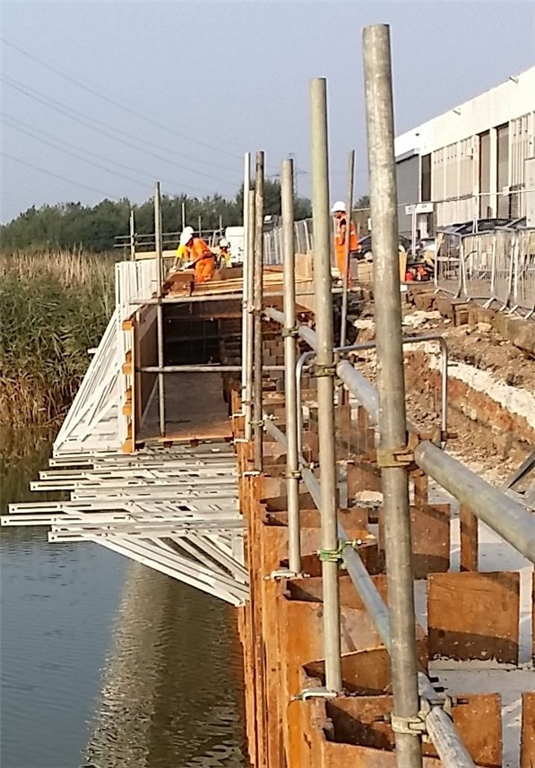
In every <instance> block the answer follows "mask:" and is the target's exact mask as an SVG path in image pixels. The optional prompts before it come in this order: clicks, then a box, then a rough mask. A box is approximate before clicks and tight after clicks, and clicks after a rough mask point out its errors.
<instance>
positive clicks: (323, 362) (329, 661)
mask: <svg viewBox="0 0 535 768" xmlns="http://www.w3.org/2000/svg"><path fill="white" fill-rule="evenodd" d="M310 107H311V144H312V214H313V227H314V290H315V314H316V333H317V350H316V352H317V354H316V376H317V377H318V383H317V390H318V437H319V460H320V478H321V510H320V512H321V547H322V553H321V557H322V578H323V633H324V646H325V677H326V687H327V688H328V689H329V690H332V691H336V692H339V691H341V690H342V665H341V640H340V588H339V583H338V569H339V563H338V560H337V552H338V527H337V501H336V499H337V482H336V451H335V422H334V355H333V300H332V277H331V222H330V213H329V161H328V140H327V83H326V80H325V79H324V78H316V79H314V80H312V81H311V84H310Z"/></svg>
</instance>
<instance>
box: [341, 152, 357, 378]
mask: <svg viewBox="0 0 535 768" xmlns="http://www.w3.org/2000/svg"><path fill="white" fill-rule="evenodd" d="M347 174H348V175H347V214H346V216H347V227H346V239H345V243H344V274H343V275H342V288H343V292H342V319H341V323H340V346H341V347H343V346H344V344H345V343H346V326H347V299H348V297H347V292H348V290H349V282H350V278H349V273H350V263H349V258H350V254H351V228H352V226H353V219H352V212H353V186H354V178H355V150H354V149H352V150H351V152H350V153H349V163H348V169H347ZM340 391H341V392H342V391H344V390H340Z"/></svg>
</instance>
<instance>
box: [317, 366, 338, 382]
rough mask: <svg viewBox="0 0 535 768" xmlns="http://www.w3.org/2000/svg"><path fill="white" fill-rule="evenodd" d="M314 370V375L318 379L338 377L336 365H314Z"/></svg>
mask: <svg viewBox="0 0 535 768" xmlns="http://www.w3.org/2000/svg"><path fill="white" fill-rule="evenodd" d="M311 369H312V375H313V376H315V377H316V378H317V379H319V378H322V377H323V376H330V377H331V378H334V377H335V376H336V365H334V364H333V365H322V364H321V363H314V364H313V365H312V366H311Z"/></svg>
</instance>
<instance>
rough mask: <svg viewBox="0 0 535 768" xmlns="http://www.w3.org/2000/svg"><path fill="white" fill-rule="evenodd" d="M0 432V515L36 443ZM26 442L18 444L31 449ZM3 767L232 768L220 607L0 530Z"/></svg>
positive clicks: (232, 708) (237, 725) (159, 581)
mask: <svg viewBox="0 0 535 768" xmlns="http://www.w3.org/2000/svg"><path fill="white" fill-rule="evenodd" d="M9 438H10V439H9V440H7V445H8V447H7V449H6V435H5V434H4V433H2V440H3V448H2V462H1V470H2V478H1V479H2V483H1V490H2V513H4V512H5V509H6V505H7V504H8V503H9V502H10V501H22V500H30V499H32V500H38V499H39V498H43V496H42V495H41V496H40V495H39V494H35V493H32V494H30V493H29V491H28V490H27V487H28V483H29V481H30V479H35V478H36V477H37V472H38V471H39V469H42V468H45V467H46V465H47V464H46V462H47V457H48V453H49V448H50V444H49V441H48V440H46V439H44V440H42V442H41V443H40V444H39V446H38V447H37V448H36V449H34V448H33V447H32V448H31V449H28V448H25V449H24V450H19V449H18V448H17V441H16V440H15V441H13V440H11V436H9ZM32 441H33V438H30V440H28V439H26V440H25V441H24V445H25V446H27V445H28V443H30V445H32ZM0 564H1V600H2V602H1V614H0V618H1V637H0V639H1V646H0V653H1V657H0V682H1V699H0V706H1V713H0V717H1V728H0V757H1V760H0V762H1V765H2V768H190V767H191V768H194V767H195V768H201V767H202V768H242V767H244V766H245V765H246V764H247V763H246V760H245V757H244V755H245V748H244V743H243V726H242V723H243V714H242V684H243V683H242V660H241V653H240V646H239V641H238V638H237V629H236V623H235V617H234V614H233V610H232V608H230V607H228V606H226V605H225V604H223V603H222V602H220V601H217V600H216V599H215V598H211V597H209V596H208V595H204V594H202V593H200V592H197V591H195V590H193V589H191V588H190V587H187V586H185V585H182V584H180V583H178V582H176V581H173V580H172V579H170V578H168V577H167V576H165V575H163V574H160V573H157V572H155V571H152V570H151V569H149V568H147V567H145V566H142V565H140V564H138V563H133V562H130V561H128V560H126V559H125V558H123V557H121V556H120V555H118V554H116V553H113V552H110V551H108V550H106V549H105V548H104V547H101V546H99V545H96V544H95V545H94V544H89V543H72V544H69V543H63V544H52V543H48V542H47V540H46V531H45V530H44V529H43V530H42V529H36V528H33V529H32V528H2V529H0Z"/></svg>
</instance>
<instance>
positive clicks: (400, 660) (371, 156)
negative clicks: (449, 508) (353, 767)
mask: <svg viewBox="0 0 535 768" xmlns="http://www.w3.org/2000/svg"><path fill="white" fill-rule="evenodd" d="M363 48H364V79H365V93H366V124H367V133H368V167H369V178H370V207H371V217H372V226H373V257H374V258H373V292H374V296H375V297H376V302H375V324H376V328H377V390H378V393H379V439H380V443H379V449H378V451H377V457H378V465H379V466H380V467H381V485H382V491H383V509H384V519H385V550H386V565H387V568H386V573H387V588H388V604H389V609H390V635H391V667H392V692H393V697H394V702H393V710H392V728H393V730H394V734H395V739H396V758H397V764H398V768H418V767H419V766H421V765H422V754H421V744H420V736H419V735H418V734H417V733H416V734H415V733H411V732H410V730H411V728H410V725H411V723H412V722H414V721H415V720H417V719H418V713H419V711H420V701H419V696H418V654H417V645H416V620H415V615H414V592H413V575H412V553H411V522H410V507H409V473H408V470H407V468H406V467H404V466H403V465H402V464H400V461H399V460H398V457H399V456H400V455H401V453H402V452H403V451H404V450H405V451H406V447H407V423H406V414H405V378H404V371H403V347H402V326H401V294H400V278H399V259H398V247H397V246H398V220H397V192H396V164H395V155H394V115H393V99H392V65H391V59H390V31H389V27H388V25H386V24H377V25H373V26H370V27H366V28H365V29H364V34H363Z"/></svg>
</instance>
